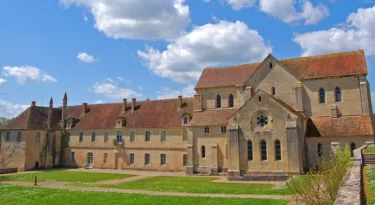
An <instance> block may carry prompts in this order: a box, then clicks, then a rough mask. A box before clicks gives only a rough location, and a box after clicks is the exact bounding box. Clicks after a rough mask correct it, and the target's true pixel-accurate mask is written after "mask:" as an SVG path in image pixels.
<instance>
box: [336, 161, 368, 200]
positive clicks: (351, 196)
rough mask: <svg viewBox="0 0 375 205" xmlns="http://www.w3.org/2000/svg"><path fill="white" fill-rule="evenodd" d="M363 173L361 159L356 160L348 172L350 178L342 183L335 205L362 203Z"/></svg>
mask: <svg viewBox="0 0 375 205" xmlns="http://www.w3.org/2000/svg"><path fill="white" fill-rule="evenodd" d="M361 173H362V166H361V162H360V161H354V162H353V163H352V167H351V168H350V170H349V172H348V176H347V177H348V178H347V179H346V180H345V181H344V183H343V185H341V187H340V189H339V192H338V194H337V197H336V200H335V205H339V204H340V205H342V204H352V205H360V204H362V203H361V195H362V193H361V190H362V189H361V188H362V186H361V182H362V180H361Z"/></svg>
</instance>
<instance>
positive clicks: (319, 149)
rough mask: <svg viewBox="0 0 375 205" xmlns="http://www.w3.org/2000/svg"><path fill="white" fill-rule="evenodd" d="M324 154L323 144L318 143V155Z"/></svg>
mask: <svg viewBox="0 0 375 205" xmlns="http://www.w3.org/2000/svg"><path fill="white" fill-rule="evenodd" d="M322 156H323V145H322V144H320V143H318V157H322Z"/></svg>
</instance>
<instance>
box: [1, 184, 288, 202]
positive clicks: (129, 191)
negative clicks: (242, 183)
mask: <svg viewBox="0 0 375 205" xmlns="http://www.w3.org/2000/svg"><path fill="white" fill-rule="evenodd" d="M0 183H3V184H12V185H18V186H27V187H35V186H34V184H33V183H32V182H20V181H4V182H0ZM38 187H43V188H52V189H66V190H80V191H96V192H115V193H126V194H147V195H155V196H188V197H215V198H249V199H250V198H254V199H284V200H288V199H289V197H288V196H282V195H259V194H201V193H183V192H160V191H149V190H132V189H116V188H103V187H79V186H72V185H67V183H65V182H56V181H49V182H39V183H38Z"/></svg>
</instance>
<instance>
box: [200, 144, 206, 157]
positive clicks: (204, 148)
mask: <svg viewBox="0 0 375 205" xmlns="http://www.w3.org/2000/svg"><path fill="white" fill-rule="evenodd" d="M201 155H202V158H206V147H205V146H202V150H201Z"/></svg>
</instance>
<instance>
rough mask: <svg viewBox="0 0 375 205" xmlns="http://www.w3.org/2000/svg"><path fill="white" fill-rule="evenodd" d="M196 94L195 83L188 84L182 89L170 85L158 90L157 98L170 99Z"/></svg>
mask: <svg viewBox="0 0 375 205" xmlns="http://www.w3.org/2000/svg"><path fill="white" fill-rule="evenodd" d="M194 94H195V90H194V85H188V86H186V87H184V88H182V89H180V90H173V89H170V88H168V87H163V88H161V90H160V91H157V92H156V95H157V96H156V98H157V99H169V98H177V97H178V96H180V95H181V96H182V97H192V96H194Z"/></svg>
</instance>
